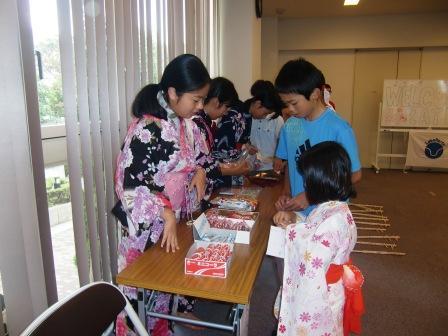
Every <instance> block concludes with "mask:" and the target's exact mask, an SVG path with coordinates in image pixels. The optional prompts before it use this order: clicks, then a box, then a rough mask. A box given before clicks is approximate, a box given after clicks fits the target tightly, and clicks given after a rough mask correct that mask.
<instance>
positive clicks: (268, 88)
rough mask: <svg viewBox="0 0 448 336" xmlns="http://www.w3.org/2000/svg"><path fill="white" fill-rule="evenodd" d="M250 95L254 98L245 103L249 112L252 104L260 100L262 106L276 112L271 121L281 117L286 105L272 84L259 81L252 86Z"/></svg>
mask: <svg viewBox="0 0 448 336" xmlns="http://www.w3.org/2000/svg"><path fill="white" fill-rule="evenodd" d="M250 94H251V95H252V98H250V99H248V100H246V101H245V102H244V105H245V107H246V109H247V110H249V108H250V104H252V103H253V102H255V101H257V100H259V101H260V104H261V106H263V107H265V108H267V109H268V110H271V111H273V112H275V114H274V115H273V116H272V117H271V119H275V118H277V117H278V116H280V115H281V113H282V108H283V107H284V104H283V102H282V100H281V99H280V96H279V95H278V93H277V91H276V90H275V87H274V84H272V82H270V81H267V80H262V79H259V80H257V81H256V82H255V83H254V84H252V86H251V88H250Z"/></svg>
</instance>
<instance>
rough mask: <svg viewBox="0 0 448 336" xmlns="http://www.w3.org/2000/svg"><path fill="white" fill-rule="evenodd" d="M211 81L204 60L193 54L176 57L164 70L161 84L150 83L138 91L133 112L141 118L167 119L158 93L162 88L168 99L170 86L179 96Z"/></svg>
mask: <svg viewBox="0 0 448 336" xmlns="http://www.w3.org/2000/svg"><path fill="white" fill-rule="evenodd" d="M209 82H210V75H209V74H208V71H207V69H206V67H205V66H204V64H203V63H202V61H201V60H200V59H199V58H198V57H196V56H194V55H191V54H183V55H180V56H177V57H176V58H174V59H173V60H172V61H171V62H170V63H168V65H167V66H166V67H165V70H164V71H163V75H162V78H161V79H160V83H159V84H148V85H146V86H145V87H143V88H142V89H141V90H140V92H139V93H137V95H136V97H135V99H134V102H133V103H132V108H131V111H132V114H133V115H134V116H135V117H137V118H141V117H143V116H144V115H152V116H154V117H157V118H160V119H165V120H166V118H167V117H166V111H165V110H164V109H163V108H162V107H161V106H160V104H159V102H158V100H157V93H158V92H159V91H160V90H162V91H163V92H164V94H165V99H167V93H168V88H170V87H172V88H174V89H175V90H176V94H177V95H178V96H180V95H182V94H183V93H185V92H191V91H195V90H199V89H201V88H203V87H204V86H205V85H206V84H208V83H209Z"/></svg>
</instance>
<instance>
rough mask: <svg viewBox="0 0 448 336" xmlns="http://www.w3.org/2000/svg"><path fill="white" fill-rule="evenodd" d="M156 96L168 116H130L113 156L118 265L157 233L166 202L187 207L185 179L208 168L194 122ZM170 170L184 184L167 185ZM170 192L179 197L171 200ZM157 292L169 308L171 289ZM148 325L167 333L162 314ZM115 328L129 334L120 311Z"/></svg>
mask: <svg viewBox="0 0 448 336" xmlns="http://www.w3.org/2000/svg"><path fill="white" fill-rule="evenodd" d="M158 99H159V103H160V104H161V106H163V107H165V109H166V111H167V120H163V119H158V118H155V117H152V116H145V117H143V118H140V119H134V120H133V121H132V123H131V125H130V126H129V129H128V132H127V135H126V138H125V142H124V145H123V148H122V150H121V152H120V154H119V156H118V159H117V168H116V172H115V192H116V194H117V196H118V200H119V201H118V203H117V205H116V206H115V207H114V209H113V211H112V212H113V213H114V214H115V215H116V216H117V217H118V219H119V223H120V231H119V232H120V233H121V237H120V242H119V246H118V270H119V271H121V270H123V269H124V268H125V267H127V266H128V265H130V264H131V263H133V262H134V260H135V259H136V258H137V257H138V256H139V255H141V254H142V253H143V252H144V251H145V250H146V249H148V248H149V247H151V246H152V245H154V244H155V243H156V242H157V241H158V240H159V239H160V237H161V235H162V232H163V229H164V220H163V218H162V213H163V210H164V208H165V207H169V208H171V209H172V210H173V211H174V212H175V214H180V213H181V212H182V210H185V206H186V202H185V197H186V193H185V184H186V183H188V182H189V179H191V177H192V175H193V174H194V172H195V170H196V169H197V168H198V167H202V168H204V169H206V170H207V169H208V168H209V165H210V162H209V161H210V160H208V159H207V155H206V154H205V150H206V148H205V147H204V142H203V140H202V136H201V133H200V130H199V129H198V128H197V126H196V124H195V123H194V122H192V121H191V120H187V119H180V118H178V117H177V116H176V115H175V113H174V112H173V111H172V110H171V109H169V108H168V107H167V105H166V103H165V102H164V101H163V98H162V96H161V95H160V94H159V95H158ZM209 170H210V169H208V171H209ZM173 176H175V177H176V178H177V179H178V180H179V181H181V182H182V183H183V184H182V183H181V185H179V186H174V190H168V188H167V187H166V185H167V184H169V183H167V182H168V179H170V178H171V177H173ZM176 187H177V189H176ZM173 197H177V198H178V199H180V200H181V201H180V202H174V201H173ZM172 201H173V202H172ZM122 290H123V292H124V293H125V294H126V295H127V296H128V297H129V299H130V300H135V299H136V298H137V291H136V288H131V287H125V286H124V287H122ZM156 297H157V299H156V305H155V306H156V310H157V311H159V312H161V313H168V312H169V310H170V307H171V306H172V305H171V304H170V302H171V301H172V295H169V294H164V293H157V295H156ZM193 301H194V300H187V299H182V301H181V303H180V304H179V307H180V309H179V311H182V310H184V311H185V310H192V308H193ZM184 302H185V305H182V303H184ZM119 319H120V318H119ZM148 325H149V327H150V330H152V335H170V334H171V331H170V329H169V325H168V323H167V321H166V320H157V319H151V318H150V319H149V322H148ZM116 332H117V335H133V333H132V331H131V330H130V329H129V328H127V326H126V323H125V317H124V315H121V321H119V322H118V321H117V330H116Z"/></svg>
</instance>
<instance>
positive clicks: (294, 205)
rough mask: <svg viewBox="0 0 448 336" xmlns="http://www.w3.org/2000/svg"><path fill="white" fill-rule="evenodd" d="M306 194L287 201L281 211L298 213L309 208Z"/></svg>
mask: <svg viewBox="0 0 448 336" xmlns="http://www.w3.org/2000/svg"><path fill="white" fill-rule="evenodd" d="M309 205H310V204H309V203H308V200H307V198H306V194H305V193H304V192H302V193H300V194H298V195H297V196H296V197H294V198H291V199H290V200H288V201H287V202H286V204H285V206H284V209H283V210H286V211H300V210H304V209H306V208H308V207H309Z"/></svg>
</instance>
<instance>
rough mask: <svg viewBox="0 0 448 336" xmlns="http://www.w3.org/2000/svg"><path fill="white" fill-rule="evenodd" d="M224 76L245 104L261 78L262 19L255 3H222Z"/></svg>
mask: <svg viewBox="0 0 448 336" xmlns="http://www.w3.org/2000/svg"><path fill="white" fill-rule="evenodd" d="M219 10H220V35H221V36H220V63H221V64H220V75H221V76H224V77H227V78H229V79H230V80H231V81H232V82H233V83H234V84H235V87H236V89H237V91H238V93H239V95H240V99H242V100H244V99H246V98H248V97H249V96H250V93H249V90H250V87H251V85H252V83H253V82H254V81H255V80H257V79H259V78H260V76H261V19H257V18H256V16H255V5H254V2H253V1H252V0H226V1H220V9H219Z"/></svg>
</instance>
